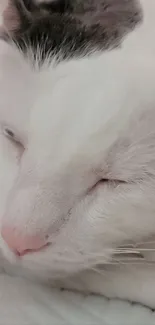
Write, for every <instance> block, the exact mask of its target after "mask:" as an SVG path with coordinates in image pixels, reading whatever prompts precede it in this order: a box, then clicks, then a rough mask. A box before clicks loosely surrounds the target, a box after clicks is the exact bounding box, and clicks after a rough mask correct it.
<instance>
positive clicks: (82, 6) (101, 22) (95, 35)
mask: <svg viewBox="0 0 155 325" xmlns="http://www.w3.org/2000/svg"><path fill="white" fill-rule="evenodd" d="M10 1H11V4H10V6H12V8H15V10H16V12H17V16H18V21H19V24H17V28H14V29H13V31H12V30H11V28H10V26H9V33H8V35H7V39H8V40H9V37H10V35H11V38H12V39H13V40H14V42H15V43H16V44H17V45H18V47H20V49H21V50H22V51H23V52H24V53H27V52H28V51H29V49H30V48H31V49H32V50H33V53H34V58H35V59H38V58H40V64H42V63H43V62H44V60H45V59H46V58H47V56H48V57H49V58H51V59H52V58H53V56H56V58H57V60H62V59H68V58H70V57H74V56H83V55H86V54H87V55H88V54H90V53H92V52H93V51H94V50H105V49H110V48H113V47H116V46H118V45H120V42H121V40H122V38H123V37H124V36H125V35H126V34H127V33H128V32H130V31H132V30H133V29H134V28H135V26H136V25H137V24H138V23H139V22H140V21H141V18H142V15H141V10H140V7H139V5H138V4H137V1H136V0H51V2H50V3H42V4H40V5H37V4H36V3H35V2H33V0H10ZM6 13H7V12H6ZM6 28H7V20H6ZM5 37H6V34H5ZM39 50H40V51H39Z"/></svg>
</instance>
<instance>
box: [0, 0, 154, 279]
mask: <svg viewBox="0 0 155 325" xmlns="http://www.w3.org/2000/svg"><path fill="white" fill-rule="evenodd" d="M9 8H10V9H9V10H10V11H8V9H7V10H6V11H5V14H4V26H5V30H4V31H3V32H2V36H3V39H4V42H6V43H7V46H8V54H6V55H5V57H4V55H3V65H2V64H1V69H2V72H3V74H2V76H3V77H2V78H1V80H2V83H1V95H0V96H1V98H3V101H2V102H3V109H4V108H5V109H4V110H5V118H4V115H3V121H2V123H3V124H4V123H5V125H7V127H8V129H9V130H10V131H11V132H12V133H13V136H12V134H11V133H10V134H9V136H10V137H11V136H12V138H13V140H15V141H19V142H21V144H22V145H23V146H24V148H25V150H24V153H23V155H22V157H21V161H20V168H19V172H18V176H17V179H16V181H15V183H14V186H13V188H12V191H10V194H9V198H8V204H7V209H6V213H5V215H4V216H3V219H2V236H3V238H4V240H5V241H6V242H7V243H8V245H9V246H10V248H11V249H12V250H13V251H14V252H15V255H16V253H17V255H18V254H19V255H20V256H19V258H18V261H17V263H18V265H21V266H24V268H26V269H30V270H31V271H32V272H33V271H34V273H37V274H41V275H42V274H46V276H47V275H48V276H51V277H58V276H64V275H66V274H68V273H73V272H77V271H79V270H82V269H84V268H89V267H91V266H92V265H94V264H101V263H106V262H108V261H109V260H110V259H111V258H112V255H113V253H114V252H115V249H116V247H118V246H119V245H121V244H122V243H124V242H126V241H129V240H130V239H131V240H133V241H134V240H136V238H140V237H141V236H145V235H146V234H148V232H150V229H151V230H152V228H153V225H154V213H155V206H154V191H153V187H154V186H155V181H154V175H155V167H154V162H155V148H154V143H155V132H154V123H155V114H154V103H155V98H154V94H155V86H154V85H155V80H154V76H155V73H153V72H152V71H153V69H155V67H154V66H152V65H150V66H143V65H142V64H141V62H140V60H137V61H136V58H135V59H134V56H132V55H130V56H125V54H124V52H123V49H121V42H122V39H123V37H125V36H126V35H127V32H129V31H131V30H133V28H134V27H135V26H136V24H137V23H138V22H139V20H140V17H141V13H140V11H139V7H138V6H137V3H135V1H134V0H133V1H131V0H130V1H127V0H126V1H125V0H124V1H122V0H117V1H116V0H107V1H105V0H102V1H101V0H100V1H99V0H97V1H96V0H90V1H85V2H83V1H80V0H79V1H78V0H77V1H67V0H66V1H52V2H50V3H48V4H44V5H43V4H38V5H37V4H33V5H32V2H31V1H26V0H25V1H17V0H16V1H15V0H14V1H13V2H12V3H10V7H9ZM11 15H12V16H11ZM11 17H12V20H11ZM10 58H11V59H10ZM7 84H8V85H9V87H7ZM148 106H149V108H148ZM146 108H148V112H147V114H146V112H145V110H146ZM12 110H13V111H14V112H15V111H16V110H17V111H18V115H19V116H23V113H22V112H25V111H26V112H27V117H26V118H25V125H24V120H23V119H22V117H21V120H22V122H21V125H20V123H18V127H17V128H16V125H15V120H16V119H14V117H13V116H12V117H11V118H10V115H11V113H10V115H9V112H11V111H12ZM17 111H16V112H17ZM6 112H7V114H6ZM3 114H4V113H3ZM14 115H16V113H15V114H14ZM24 116H25V115H24ZM8 119H9V120H8ZM0 120H2V119H0ZM12 121H13V122H12ZM151 186H152V187H151ZM147 218H149V222H148V220H147ZM37 250H38V251H37ZM35 251H36V252H35Z"/></svg>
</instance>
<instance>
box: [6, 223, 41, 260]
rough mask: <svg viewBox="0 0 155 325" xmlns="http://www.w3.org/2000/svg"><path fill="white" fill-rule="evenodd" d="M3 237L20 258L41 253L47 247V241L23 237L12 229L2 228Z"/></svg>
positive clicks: (34, 237)
mask: <svg viewBox="0 0 155 325" xmlns="http://www.w3.org/2000/svg"><path fill="white" fill-rule="evenodd" d="M1 235H2V237H3V239H4V241H5V242H6V243H7V245H8V246H9V248H10V249H11V250H12V251H14V252H15V254H17V255H19V256H23V255H25V254H27V253H30V252H36V251H39V250H41V249H42V248H43V247H45V246H46V241H45V240H44V239H42V238H40V237H39V236H28V235H27V236H23V235H20V233H17V232H16V230H14V229H12V228H10V227H2V230H1Z"/></svg>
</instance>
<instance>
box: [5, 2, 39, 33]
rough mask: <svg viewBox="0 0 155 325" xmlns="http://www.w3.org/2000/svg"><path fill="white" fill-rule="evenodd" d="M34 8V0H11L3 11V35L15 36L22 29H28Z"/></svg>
mask: <svg viewBox="0 0 155 325" xmlns="http://www.w3.org/2000/svg"><path fill="white" fill-rule="evenodd" d="M34 8H35V4H34V2H33V1H32V0H9V1H8V5H7V7H6V8H5V10H4V12H3V25H2V27H1V37H3V38H7V36H9V37H14V34H16V33H18V32H20V31H21V30H26V29H28V28H29V26H30V25H31V23H32V19H33V15H32V11H33V10H34Z"/></svg>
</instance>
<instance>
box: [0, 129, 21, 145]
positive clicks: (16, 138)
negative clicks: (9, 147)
mask: <svg viewBox="0 0 155 325" xmlns="http://www.w3.org/2000/svg"><path fill="white" fill-rule="evenodd" d="M3 134H4V135H5V136H6V137H7V138H8V139H10V140H11V141H13V142H14V143H16V144H17V145H19V146H21V147H24V146H23V143H22V141H21V139H20V137H19V136H17V134H16V133H15V132H14V130H12V129H11V128H9V127H3Z"/></svg>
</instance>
